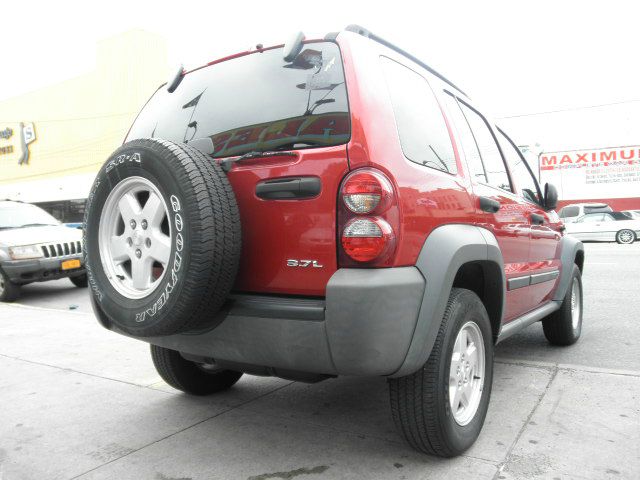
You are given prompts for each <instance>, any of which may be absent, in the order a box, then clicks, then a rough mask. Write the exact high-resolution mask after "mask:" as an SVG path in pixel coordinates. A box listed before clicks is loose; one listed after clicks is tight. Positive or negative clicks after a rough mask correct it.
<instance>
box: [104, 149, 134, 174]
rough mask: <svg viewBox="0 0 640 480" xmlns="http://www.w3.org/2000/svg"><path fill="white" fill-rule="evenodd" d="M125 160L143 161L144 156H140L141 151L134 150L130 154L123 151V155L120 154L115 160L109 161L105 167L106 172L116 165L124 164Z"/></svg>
mask: <svg viewBox="0 0 640 480" xmlns="http://www.w3.org/2000/svg"><path fill="white" fill-rule="evenodd" d="M125 162H136V163H142V158H141V157H140V153H138V152H133V153H130V154H126V153H123V154H122V155H118V156H117V157H116V158H114V159H113V160H109V163H107V166H106V168H105V172H110V171H111V170H113V169H114V168H115V167H117V166H118V165H122V164H123V163H125Z"/></svg>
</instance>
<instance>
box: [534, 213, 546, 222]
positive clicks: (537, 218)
mask: <svg viewBox="0 0 640 480" xmlns="http://www.w3.org/2000/svg"><path fill="white" fill-rule="evenodd" d="M531 223H533V224H534V225H542V224H544V216H543V215H539V214H537V213H532V214H531Z"/></svg>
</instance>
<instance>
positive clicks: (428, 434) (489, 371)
mask: <svg viewBox="0 0 640 480" xmlns="http://www.w3.org/2000/svg"><path fill="white" fill-rule="evenodd" d="M492 381H493V340H492V332H491V322H490V321H489V315H488V314H487V311H486V309H485V307H484V305H483V304H482V301H481V300H480V298H478V296H477V295H476V294H475V293H474V292H472V291H470V290H465V289H462V288H454V289H452V291H451V295H450V296H449V302H448V303H447V308H446V310H445V313H444V317H443V319H442V323H441V324H440V329H439V331H438V336H437V338H436V342H435V344H434V346H433V350H432V351H431V355H430V356H429V359H428V360H427V363H426V364H425V365H424V366H423V367H422V368H421V369H420V370H418V371H417V372H415V373H413V374H411V375H406V376H404V377H399V378H391V379H389V380H388V382H389V394H390V400H391V413H392V416H393V421H394V423H395V424H396V429H397V430H398V432H399V433H400V434H401V435H402V436H403V437H404V438H405V440H406V441H407V443H409V445H411V446H412V447H413V448H414V449H416V450H418V451H421V452H424V453H428V454H430V455H437V456H440V457H453V456H456V455H460V454H461V453H463V452H464V451H465V450H467V449H468V448H469V447H470V446H471V445H473V442H475V441H476V439H477V438H478V435H480V430H481V429H482V425H483V424H484V419H485V416H486V414H487V409H488V407H489V399H490V397H491V384H492Z"/></svg>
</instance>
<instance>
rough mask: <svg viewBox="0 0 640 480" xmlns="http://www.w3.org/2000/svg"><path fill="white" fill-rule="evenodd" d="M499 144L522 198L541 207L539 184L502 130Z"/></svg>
mask: <svg viewBox="0 0 640 480" xmlns="http://www.w3.org/2000/svg"><path fill="white" fill-rule="evenodd" d="M498 143H500V148H502V153H503V154H504V156H505V159H506V160H507V163H508V164H509V167H510V169H511V173H512V174H513V176H514V178H515V179H516V182H517V183H518V186H519V187H520V190H521V192H522V196H523V197H524V198H525V199H526V200H529V201H530V202H533V203H537V204H538V205H539V204H540V203H541V202H540V193H539V192H540V191H539V187H538V182H537V181H536V179H535V177H534V176H533V175H532V174H531V169H530V168H529V166H528V165H527V161H526V160H525V159H524V157H523V156H522V154H521V153H520V152H519V151H518V150H517V149H516V147H515V146H514V145H513V143H512V142H511V141H510V140H509V139H508V138H507V136H506V135H505V134H504V133H502V132H501V131H500V130H498ZM576 214H577V212H576Z"/></svg>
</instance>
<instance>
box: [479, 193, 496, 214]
mask: <svg viewBox="0 0 640 480" xmlns="http://www.w3.org/2000/svg"><path fill="white" fill-rule="evenodd" d="M478 198H479V200H480V210H482V211H483V212H488V213H496V212H497V211H498V210H500V202H498V201H497V200H494V199H493V198H488V197H478Z"/></svg>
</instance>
